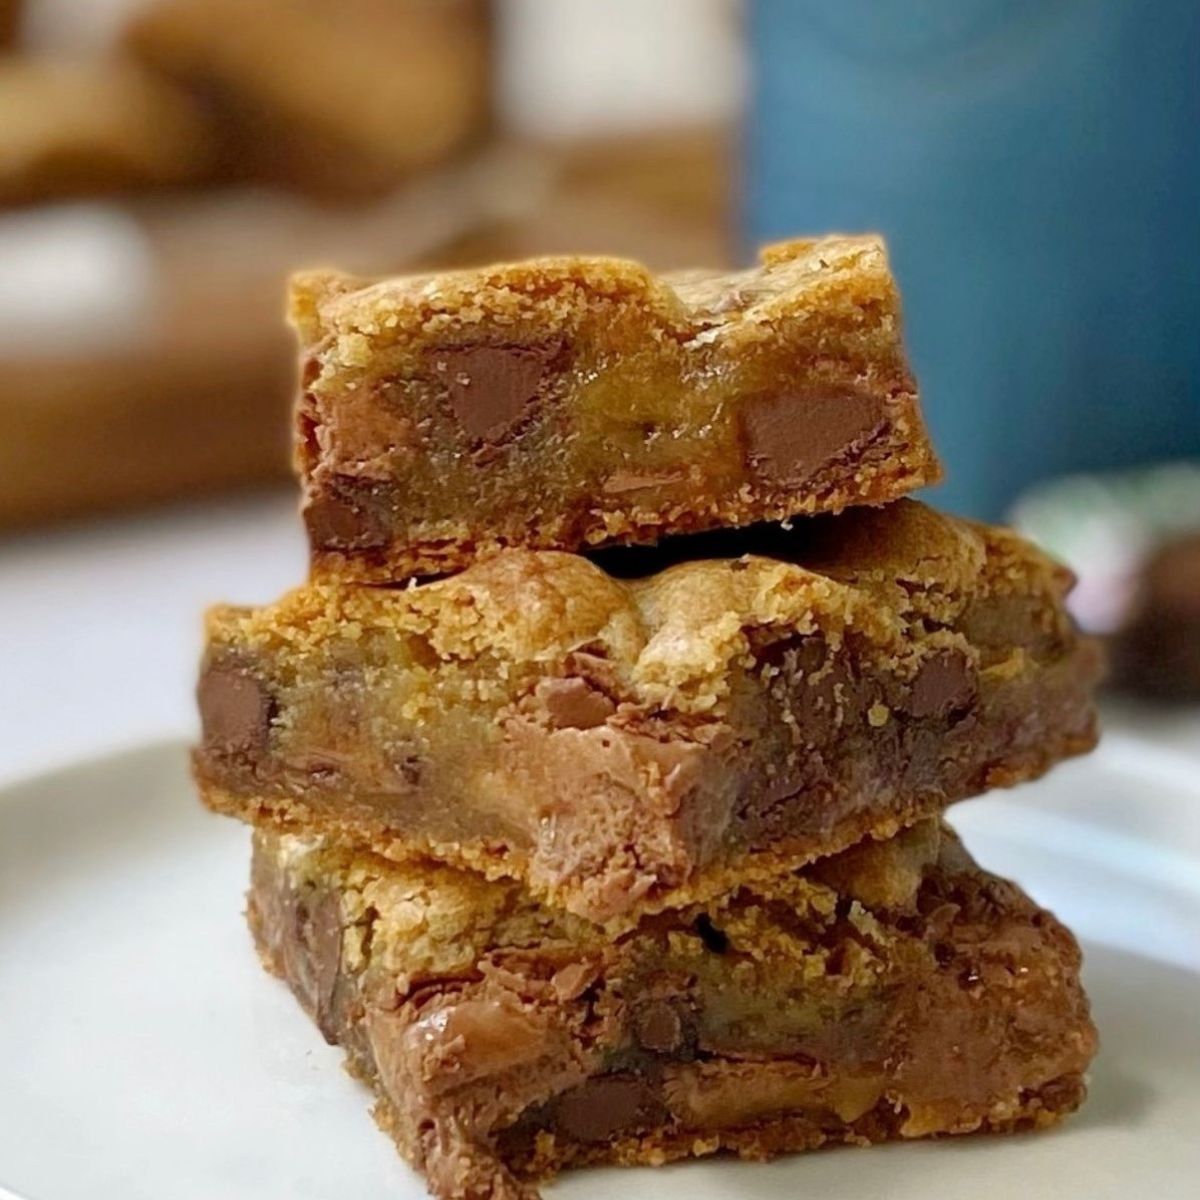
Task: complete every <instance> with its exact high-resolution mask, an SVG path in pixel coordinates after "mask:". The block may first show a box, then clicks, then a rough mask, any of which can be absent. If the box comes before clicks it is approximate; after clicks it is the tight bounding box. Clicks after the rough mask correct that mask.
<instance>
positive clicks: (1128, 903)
mask: <svg viewBox="0 0 1200 1200" xmlns="http://www.w3.org/2000/svg"><path fill="white" fill-rule="evenodd" d="M190 791H191V789H190V786H189V784H188V781H187V776H186V768H185V756H184V752H183V750H182V748H181V747H179V746H158V747H152V748H149V749H146V750H143V751H138V752H136V753H133V754H128V755H124V756H122V757H120V758H113V759H107V760H104V761H100V762H96V763H94V764H90V765H88V766H84V767H80V768H76V769H73V770H69V771H65V772H62V773H59V774H55V775H51V776H46V777H43V778H41V779H38V780H35V781H33V782H30V783H25V784H22V785H20V786H18V787H15V788H11V789H9V790H8V791H7V792H6V793H3V794H0V1184H3V1185H5V1186H7V1187H8V1188H9V1189H11V1190H12V1192H13V1193H15V1194H16V1195H19V1196H21V1197H24V1198H26V1200H85V1198H86V1200H97V1198H100V1200H106V1198H109V1197H113V1198H120V1200H143V1198H144V1200H309V1198H311V1200H356V1198H359V1197H361V1198H363V1200H366V1198H370V1200H376V1198H379V1197H388V1198H394V1200H416V1198H417V1197H420V1196H423V1195H424V1188H423V1186H422V1184H421V1182H420V1181H419V1180H418V1179H417V1178H416V1177H415V1176H414V1175H413V1174H412V1173H411V1172H410V1171H409V1170H408V1169H407V1168H406V1167H405V1166H404V1165H403V1164H402V1163H401V1162H400V1161H399V1159H398V1158H397V1157H396V1156H395V1154H394V1153H393V1150H392V1147H391V1144H390V1143H389V1142H388V1141H387V1140H386V1139H385V1138H384V1137H383V1136H382V1135H380V1134H379V1133H377V1132H376V1130H375V1127H374V1125H373V1124H372V1122H371V1120H370V1118H369V1117H368V1115H367V1111H366V1110H367V1106H368V1096H367V1094H366V1092H365V1091H364V1090H363V1089H362V1088H361V1087H360V1086H359V1085H358V1084H356V1083H354V1082H353V1081H352V1080H351V1079H350V1078H349V1077H348V1076H347V1075H345V1074H344V1073H343V1072H342V1071H341V1070H340V1069H339V1058H340V1056H339V1054H338V1052H337V1051H336V1050H334V1049H331V1048H330V1047H327V1046H325V1045H324V1044H323V1043H322V1041H321V1039H320V1037H319V1036H318V1035H317V1033H316V1031H315V1030H314V1028H313V1027H312V1025H311V1024H310V1023H309V1022H308V1020H307V1018H306V1017H304V1016H303V1015H302V1014H301V1012H300V1010H299V1008H298V1007H297V1006H296V1004H295V1002H294V1001H293V1000H292V999H291V997H290V995H289V994H288V993H287V991H286V989H285V988H284V987H283V986H282V985H281V984H279V983H277V982H276V981H274V980H272V979H269V978H268V977H267V976H265V975H264V974H263V972H262V971H261V970H260V969H259V967H258V964H257V962H256V960H255V958H254V955H253V954H252V952H251V949H250V942H249V938H248V936H247V934H246V932H245V929H244V926H243V923H242V917H241V909H242V892H243V889H244V886H245V873H246V865H247V863H246V860H247V834H246V831H245V830H244V829H242V828H240V827H239V826H237V825H236V824H235V823H233V822H230V821H223V820H220V819H218V818H215V817H210V816H208V815H207V814H205V813H204V812H202V811H201V810H200V808H199V807H198V805H197V804H196V803H195V801H194V800H193V799H192V797H191V794H190ZM955 823H956V824H957V825H958V826H959V828H960V829H961V830H962V831H963V833H964V836H965V837H966V840H967V842H968V844H969V845H970V846H971V848H972V849H973V850H974V852H975V853H976V855H977V856H978V857H979V858H980V859H981V861H982V862H984V863H985V864H986V865H987V866H989V867H991V868H992V869H994V870H997V871H1000V872H1004V873H1007V874H1011V875H1013V876H1015V877H1016V878H1018V879H1019V880H1020V881H1021V882H1022V883H1023V884H1024V885H1025V886H1026V887H1027V888H1028V889H1029V890H1030V891H1031V892H1032V893H1033V894H1034V895H1035V896H1037V897H1038V898H1039V899H1040V900H1042V901H1043V902H1045V903H1047V904H1049V905H1051V906H1052V907H1054V908H1056V909H1057V911H1058V912H1059V914H1060V915H1061V916H1062V917H1064V918H1065V919H1066V920H1067V921H1068V922H1069V923H1070V924H1072V925H1073V926H1074V927H1075V928H1076V929H1077V930H1078V931H1079V933H1080V935H1081V936H1082V938H1083V939H1084V942H1085V945H1086V950H1087V958H1088V962H1087V982H1088V986H1089V989H1090V991H1091V994H1092V997H1093V1001H1094V1005H1095V1012H1096V1019H1097V1022H1098V1024H1099V1026H1100V1031H1101V1036H1102V1040H1103V1050H1102V1052H1101V1055H1100V1058H1099V1059H1098V1061H1097V1063H1096V1066H1095V1069H1094V1072H1093V1079H1092V1095H1091V1098H1090V1100H1089V1102H1088V1104H1087V1106H1086V1108H1085V1109H1084V1110H1083V1112H1082V1113H1081V1114H1080V1115H1079V1116H1078V1117H1077V1118H1076V1119H1074V1120H1073V1121H1070V1122H1068V1123H1067V1124H1066V1125H1065V1126H1063V1127H1062V1129H1061V1130H1059V1131H1056V1132H1053V1133H1050V1134H1045V1135H1039V1136H1033V1137H1021V1138H990V1139H989V1138H977V1139H972V1138H963V1139H955V1140H948V1141H944V1142H940V1143H936V1144H931V1143H923V1144H922V1143H914V1144H906V1145H896V1146H885V1147H879V1148H875V1149H872V1150H841V1151H831V1152H827V1153H820V1154H813V1155H808V1156H803V1157H799V1158H792V1159H786V1160H781V1161H778V1162H775V1163H771V1164H768V1165H765V1166H761V1165H749V1164H743V1163H736V1162H705V1163H699V1164H695V1163H694V1164H688V1165H682V1166H677V1167H670V1168H666V1169H663V1170H660V1171H650V1170H638V1171H621V1172H615V1171H587V1172H580V1173H577V1174H574V1175H568V1176H565V1177H564V1178H563V1180H562V1181H561V1182H560V1183H559V1184H557V1185H555V1186H554V1187H553V1188H551V1189H548V1191H549V1192H550V1194H551V1195H552V1196H555V1197H559V1198H560V1200H563V1198H575V1200H585V1198H600V1197H607V1196H610V1195H612V1194H614V1193H616V1192H624V1194H626V1195H628V1196H638V1197H641V1196H649V1197H663V1198H666V1200H670V1198H673V1197H687V1198H688V1200H714V1198H716V1197H730V1196H736V1197H739V1198H740V1200H782V1198H783V1197H788V1198H789V1200H790V1198H792V1197H797V1196H814V1197H815V1196H819V1197H822V1200H843V1198H845V1200H848V1198H850V1197H853V1198H854V1200H879V1198H882V1197H888V1198H889V1200H904V1198H906V1197H912V1198H913V1200H917V1198H919V1200H942V1198H945V1200H950V1198H953V1200H962V1198H963V1197H968V1196H969V1197H970V1198H971V1200H992V1198H997V1200H999V1198H1002V1197H1003V1198H1008V1197H1013V1196H1018V1195H1019V1196H1021V1197H1023V1198H1025V1197H1042V1196H1045V1197H1051V1196H1052V1197H1054V1198H1055V1200H1076V1198H1078V1200H1084V1198H1086V1200H1102V1198H1104V1197H1114V1198H1116V1197H1120V1198H1121V1200H1130V1198H1132V1197H1141V1196H1155V1197H1168V1198H1172V1197H1185V1196H1187V1197H1191V1196H1194V1195H1196V1194H1197V1191H1196V1188H1197V1180H1198V1179H1200V765H1198V764H1197V762H1196V761H1195V760H1191V759H1188V758H1186V757H1185V756H1183V755H1181V754H1175V753H1172V752H1170V751H1166V750H1163V749H1161V748H1157V747H1155V746H1153V745H1150V744H1148V743H1146V742H1144V741H1140V740H1134V739H1132V738H1128V739H1124V740H1123V739H1121V738H1120V737H1117V738H1115V739H1111V740H1110V741H1109V743H1108V744H1107V745H1106V746H1105V747H1104V748H1103V749H1102V750H1101V752H1100V753H1098V754H1097V755H1095V756H1093V757H1092V758H1091V759H1089V760H1085V761H1082V762H1079V763H1075V764H1071V765H1070V766H1067V767H1064V768H1061V769H1060V770H1058V771H1056V772H1054V773H1053V774H1052V775H1051V776H1050V777H1049V778H1047V779H1046V780H1043V781H1042V782H1041V783H1039V784H1037V785H1035V786H1032V787H1028V788H1024V789H1021V790H1019V791H1017V792H1013V793H1008V794H1004V795H1000V796H993V797H989V798H987V799H985V800H980V801H973V802H971V803H970V804H966V805H960V806H959V807H958V808H957V809H956V810H955ZM3 1193H4V1187H3V1186H0V1196H2V1195H3Z"/></svg>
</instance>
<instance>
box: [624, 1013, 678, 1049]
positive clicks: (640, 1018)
mask: <svg viewBox="0 0 1200 1200" xmlns="http://www.w3.org/2000/svg"><path fill="white" fill-rule="evenodd" d="M633 1029H634V1035H635V1036H636V1037H637V1042H638V1045H639V1046H641V1047H642V1049H643V1050H652V1051H653V1052H654V1053H656V1054H669V1053H671V1051H673V1050H676V1049H678V1048H679V1046H680V1044H681V1043H682V1041H683V1022H682V1021H681V1020H680V1019H679V1013H678V1012H676V1011H675V1009H674V1007H673V1006H672V1005H670V1004H667V1003H666V1002H665V1001H663V1000H655V1001H653V1002H652V1003H650V1004H647V1005H646V1007H645V1008H643V1009H642V1010H641V1011H640V1012H638V1013H637V1014H636V1015H635V1017H634V1019H633Z"/></svg>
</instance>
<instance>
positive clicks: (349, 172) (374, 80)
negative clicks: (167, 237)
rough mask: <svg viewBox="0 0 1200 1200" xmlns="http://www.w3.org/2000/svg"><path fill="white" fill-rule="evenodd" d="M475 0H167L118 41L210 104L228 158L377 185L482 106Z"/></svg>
mask: <svg viewBox="0 0 1200 1200" xmlns="http://www.w3.org/2000/svg"><path fill="white" fill-rule="evenodd" d="M486 34H487V28H486V20H485V19H484V15H483V11H482V8H481V6H480V5H479V4H477V3H475V2H473V0H342V2H341V3H339V4H336V5H334V4H329V3H326V2H325V0H257V2H256V3H253V4H247V3H245V2H244V0H166V2H164V3H161V4H158V5H156V6H155V7H153V8H151V9H149V10H148V11H147V12H145V13H143V14H141V15H139V16H138V17H137V18H135V20H134V21H133V22H132V24H131V25H130V26H129V27H128V29H127V31H126V34H125V43H126V46H127V47H128V49H129V50H130V51H131V53H133V54H134V55H135V56H136V57H138V58H139V59H140V60H141V61H142V62H143V63H145V64H147V65H149V66H150V67H152V68H154V69H155V70H157V71H160V72H162V73H164V74H165V75H167V76H169V77H171V78H172V79H175V80H177V81H178V82H180V83H183V84H186V85H187V86H188V87H190V88H191V89H192V90H193V91H194V93H195V94H196V95H197V96H199V97H202V98H203V99H204V100H205V102H206V103H208V104H209V105H210V106H211V107H212V109H213V112H214V115H215V116H216V117H217V118H218V120H219V123H220V126H221V129H222V135H223V139H224V152H225V158H226V165H227V168H228V170H229V171H230V172H231V173H232V174H234V175H237V176H241V177H246V178H261V179H270V180H274V181H276V182H281V183H284V184H286V185H288V186H292V187H297V188H300V189H302V190H305V191H310V192H315V193H318V194H322V195H326V196H334V197H337V196H358V195H364V194H365V195H370V194H373V193H380V192H384V191H386V190H388V189H389V188H390V187H391V186H392V185H394V184H395V183H396V181H397V180H398V179H400V178H401V177H402V176H403V175H405V174H406V173H407V172H409V171H412V170H414V169H417V168H420V167H425V166H428V165H430V164H433V163H437V162H440V161H442V160H444V159H446V158H447V157H448V156H449V155H450V154H452V153H453V152H454V151H455V150H457V149H458V148H459V147H460V146H461V145H462V144H463V143H464V142H465V141H467V140H468V139H469V138H470V137H471V135H472V134H474V133H476V132H477V131H478V130H479V129H480V127H481V125H482V123H483V121H484V119H485V115H486V110H487V91H488V80H487V36H486Z"/></svg>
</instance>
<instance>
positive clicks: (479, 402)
mask: <svg viewBox="0 0 1200 1200" xmlns="http://www.w3.org/2000/svg"><path fill="white" fill-rule="evenodd" d="M557 353H558V347H557V346H545V345H543V346H461V347H454V348H446V349H443V350H438V351H436V352H435V355H434V369H435V371H436V372H437V373H438V375H439V377H442V378H444V379H445V383H446V392H447V395H448V397H449V399H450V407H451V408H452V409H453V410H454V415H455V416H456V417H457V418H458V422H459V424H460V425H461V426H462V428H463V431H464V432H465V433H466V434H467V436H468V437H470V438H473V439H476V440H480V441H488V442H493V443H494V442H498V441H502V440H503V439H504V437H505V435H506V434H507V433H508V432H509V431H510V430H511V429H512V427H513V426H514V425H515V424H517V422H518V421H519V420H520V418H521V417H522V416H523V415H524V413H525V410H526V408H527V407H528V406H529V404H530V403H531V402H532V401H533V400H534V399H535V398H536V397H537V395H538V392H539V391H540V390H541V387H542V382H543V380H544V379H545V377H546V374H547V371H548V369H549V366H550V362H551V360H552V359H553V358H554V356H555V355H556V354H557Z"/></svg>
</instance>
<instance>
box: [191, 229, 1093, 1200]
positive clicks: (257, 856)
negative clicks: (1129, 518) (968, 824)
mask: <svg viewBox="0 0 1200 1200" xmlns="http://www.w3.org/2000/svg"><path fill="white" fill-rule="evenodd" d="M291 311H292V320H293V322H294V324H295V326H296V328H297V330H298V331H299V335H300V340H301V343H302V347H303V358H302V368H301V369H302V383H301V395H300V399H299V402H298V408H297V423H298V462H299V467H300V470H301V474H302V477H303V487H304V500H303V512H304V519H305V521H306V524H307V528H308V534H309V539H310V542H311V546H312V573H311V577H310V579H309V581H308V583H306V584H304V585H303V586H302V587H300V588H298V589H296V590H295V591H293V592H291V593H289V594H288V595H286V596H284V597H283V598H282V599H281V600H280V601H278V602H277V603H276V604H273V605H270V606H268V607H265V608H259V609H244V608H228V607H225V608H218V609H217V610H215V611H214V612H213V613H212V614H211V615H210V617H209V622H208V645H207V650H206V653H205V659H204V664H203V673H202V677H201V680H200V686H199V697H200V708H201V712H202V716H203V744H202V746H201V747H200V749H199V750H198V752H197V754H196V759H195V768H196V775H197V778H198V780H199V784H200V789H201V792H202V795H203V797H204V800H205V802H206V803H207V804H208V805H210V806H211V807H212V808H214V809H216V810H217V811H220V812H225V813H230V814H232V815H234V816H237V817H240V818H242V819H243V820H246V821H249V822H251V823H252V824H253V825H254V826H255V830H256V831H255V835H254V838H255V840H254V855H253V867H252V886H251V892H250V902H249V915H250V923H251V925H252V928H253V930H254V935H255V938H256V939H257V943H258V947H259V950H260V952H261V955H262V958H263V961H264V962H265V963H266V965H267V966H268V967H269V968H270V969H271V970H272V971H274V972H275V973H277V974H278V975H280V976H281V977H282V978H284V979H285V980H286V981H287V982H288V984H290V986H291V988H292V990H293V991H294V992H295V994H296V996H297V998H298V999H299V1001H300V1002H301V1004H303V1005H304V1007H305V1008H306V1009H307V1010H308V1012H309V1013H310V1014H311V1016H312V1017H313V1018H314V1020H315V1021H316V1023H317V1025H318V1026H319V1027H320V1029H321V1031H322V1033H324V1035H325V1037H326V1038H328V1039H329V1040H330V1041H335V1042H338V1043H340V1044H341V1045H342V1046H343V1047H344V1048H345V1051H346V1053H347V1055H348V1058H349V1062H350V1066H351V1069H352V1070H353V1071H354V1072H355V1074H357V1075H359V1076H360V1077H361V1078H362V1079H363V1080H365V1081H366V1082H367V1083H368V1084H369V1085H370V1086H371V1087H372V1088H373V1089H374V1091H375V1093H376V1097H377V1107H376V1110H375V1112H376V1117H377V1120H378V1121H379V1123H380V1125H381V1126H382V1127H383V1128H384V1129H385V1130H387V1132H388V1133H390V1134H391V1135H392V1136H393V1137H394V1138H395V1140H396V1143H397V1145H398V1146H399V1148H400V1151H401V1153H402V1154H403V1155H404V1156H405V1157H406V1158H407V1159H408V1160H409V1161H410V1162H411V1163H413V1164H414V1165H415V1166H417V1167H418V1168H419V1169H421V1170H422V1171H424V1172H425V1174H426V1176H427V1178H428V1181H429V1186H430V1188H431V1190H432V1191H433V1192H434V1193H435V1194H436V1195H437V1196H439V1197H442V1198H443V1200H483V1198H485V1197H486V1198H501V1197H505V1198H511V1197H522V1198H526V1197H532V1196H534V1195H535V1194H536V1193H535V1192H534V1190H533V1184H532V1182H531V1181H535V1180H537V1179H539V1178H544V1177H546V1176H548V1175H551V1174H553V1173H554V1172H555V1171H556V1170H558V1169H560V1168H562V1167H565V1166H573V1165H576V1164H581V1163H590V1162H621V1163H662V1162H665V1161H667V1160H669V1159H675V1158H680V1157H685V1156H691V1155H704V1154H711V1153H715V1152H720V1151H726V1152H733V1153H736V1154H739V1155H741V1156H743V1157H747V1158H761V1157H765V1156H768V1155H772V1154H776V1153H780V1152H785V1151H793V1150H802V1149H807V1148H811V1147H815V1146H818V1145H821V1144H825V1143H830V1142H848V1143H855V1144H863V1143H869V1142H878V1141H884V1140H887V1139H894V1138H914V1137H921V1136H925V1135H932V1134H946V1133H965V1132H971V1131H976V1130H987V1131H1006V1130H1015V1129H1029V1128H1037V1127H1042V1126H1047V1125H1051V1124H1053V1123H1054V1122H1056V1121H1057V1120H1058V1119H1059V1118H1061V1117H1062V1116H1063V1115H1064V1114H1066V1113H1068V1112H1070V1111H1071V1110H1072V1109H1074V1108H1075V1107H1076V1106H1077V1105H1078V1104H1079V1102H1080V1100H1081V1098H1082V1096H1083V1092H1084V1071H1085V1068H1086V1067H1087V1065H1088V1062H1089V1060H1090V1058H1091V1056H1092V1054H1093V1051H1094V1049H1095V1035H1094V1031H1093V1028H1092V1025H1091V1023H1090V1020H1089V1017H1088V1006H1087V1001H1086V998H1085V996H1084V994H1083V992H1082V990H1081V988H1080V984H1079V951H1078V948H1077V946H1076V944H1075V941H1074V940H1073V938H1072V936H1071V934H1070V933H1069V932H1068V931H1067V930H1066V929H1065V928H1064V927H1063V926H1062V925H1060V924H1059V923H1058V922H1057V921H1056V920H1055V919H1054V917H1053V916H1051V915H1050V914H1049V913H1047V912H1046V911H1044V910H1042V909H1040V908H1038V907H1037V906H1036V905H1035V904H1034V903H1033V902H1032V901H1031V900H1030V899H1029V898H1028V897H1026V896H1025V895H1024V894H1023V893H1022V892H1021V891H1020V890H1019V889H1018V888H1016V887H1015V886H1014V885H1012V884H1010V883H1007V882H1005V881H1003V880H1001V879H998V878H996V877H995V876H992V875H989V874H988V873H987V872H985V871H984V870H982V869H981V868H980V867H978V866H977V865H976V864H975V863H974V862H973V861H972V859H971V857H970V855H969V854H968V853H967V852H966V850H964V848H963V846H962V845H961V843H960V842H959V841H958V839H957V838H956V837H955V835H954V833H953V832H952V831H951V830H950V829H949V828H948V827H947V826H946V825H944V824H943V823H942V821H941V813H942V811H943V809H945V808H946V806H947V805H948V804H950V803H951V802H952V801H956V800H961V799H963V798H965V797H968V796H974V795H978V794H979V793H980V792H983V791H984V790H986V789H987V788H990V787H993V786H998V785H1008V784H1013V783H1018V782H1020V781H1022V780H1027V779H1032V778H1034V777H1035V776H1037V775H1040V774H1041V773H1042V772H1043V771H1045V770H1046V769H1047V768H1048V767H1049V766H1051V765H1052V764H1053V763H1055V762H1057V761H1058V760H1059V759H1062V758H1064V757H1066V756H1068V755H1073V754H1078V753H1080V752H1082V751H1086V750H1087V749H1089V748H1090V747H1091V746H1092V744H1093V742H1094V739H1095V718H1094V712H1093V707H1092V690H1093V687H1094V684H1095V682H1096V678H1097V674H1098V657H1097V652H1096V649H1095V646H1094V645H1093V644H1092V643H1091V642H1089V641H1088V640H1087V639H1085V638H1083V637H1081V636H1080V635H1079V634H1078V633H1077V631H1076V629H1075V628H1074V626H1073V625H1072V622H1071V619H1070V618H1069V616H1068V615H1067V612H1066V610H1065V608H1064V605H1063V600H1064V595H1065V593H1066V592H1067V590H1068V588H1069V587H1070V584H1071V580H1070V577H1069V575H1068V573H1067V572H1066V571H1064V570H1063V569H1062V568H1061V567H1059V566H1057V565H1056V564H1055V563H1053V562H1051V561H1050V560H1048V559H1047V558H1046V557H1044V556H1043V555H1042V554H1041V553H1039V552H1038V551H1037V550H1036V549H1034V548H1033V547H1032V546H1030V545H1028V544H1026V543H1025V542H1023V541H1022V540H1021V539H1020V538H1018V537H1017V536H1015V535H1014V534H1012V533H1010V532H1008V531H1006V530H1003V529H995V528H989V527H987V526H983V525H979V524H975V523H973V522H969V521H965V520H957V519H955V518H953V517H949V516H945V515H943V514H941V513H938V512H936V511H934V510H933V509H931V508H928V507H926V506H925V505H924V504H921V503H918V502H916V501H913V500H909V499H904V498H903V497H904V496H905V494H906V493H908V492H910V491H911V490H913V489H916V488H919V487H921V486H923V485H926V484H929V483H933V482H935V481H936V479H937V478H938V474H939V468H938V465H937V461H936V459H935V456H934V454H933V451H932V449H931V447H930V444H929V441H928V437H927V434H926V431H925V429H924V426H923V424H922V420H921V416H920V411H919V406H918V401H917V396H916V392H915V385H914V383H913V379H912V376H911V374H910V372H909V369H908V366H907V363H906V359H905V356H904V352H903V347H902V343H901V336H900V323H899V306H898V298H897V293H896V288H895V284H894V282H893V280H892V278H891V275H890V273H889V270H888V265H887V260H886V256H885V252H884V249H883V247H882V245H881V243H880V242H879V240H878V239H876V238H871V237H830V238H825V239H821V240H815V241H796V242H790V243H786V244H782V245H777V246H772V247H769V248H768V249H766V250H765V251H764V252H763V254H762V258H761V263H760V265H759V266H757V267H754V268H752V269H750V270H747V271H744V272H740V273H735V274H717V273H712V272H704V271H694V272H684V273H680V274H674V275H664V276H662V277H655V276H654V275H651V274H650V273H648V272H647V271H646V270H644V269H643V268H641V267H639V266H637V265H635V264H633V263H628V262H622V261H614V260H608V259H599V258H562V259H542V260H537V261H533V262H528V263H518V264H514V265H504V266H497V267H491V268H487V269H483V270H476V271H465V272H454V273H451V274H445V275H430V276H422V277H415V278H403V279H388V280H382V281H377V282H370V281H362V280H357V279H349V278H346V277H344V276H340V275H336V274H332V273H314V274H307V275H302V276H300V277H299V278H298V279H297V280H296V281H295V283H294V288H293V294H292V310H291ZM963 400H964V403H966V402H969V397H964V398H963Z"/></svg>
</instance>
